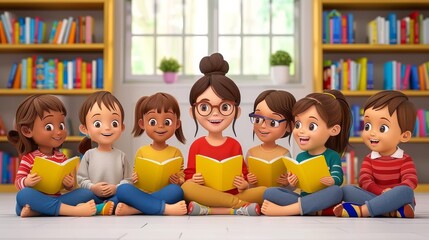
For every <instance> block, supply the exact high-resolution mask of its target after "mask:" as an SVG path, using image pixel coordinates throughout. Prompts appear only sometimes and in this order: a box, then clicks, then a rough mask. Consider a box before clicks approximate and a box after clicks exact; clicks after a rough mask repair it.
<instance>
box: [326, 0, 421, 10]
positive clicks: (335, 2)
mask: <svg viewBox="0 0 429 240" xmlns="http://www.w3.org/2000/svg"><path fill="white" fill-rule="evenodd" d="M321 3H322V4H323V6H324V7H325V8H336V9H348V10H356V9H364V10H366V9H371V10H383V9H384V10H398V9H415V8H419V7H424V6H428V5H429V4H428V1H427V0H409V1H408V0H349V1H345V0H321Z"/></svg>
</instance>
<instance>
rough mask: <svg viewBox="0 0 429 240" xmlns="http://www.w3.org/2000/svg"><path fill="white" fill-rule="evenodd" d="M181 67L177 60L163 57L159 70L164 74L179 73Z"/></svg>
mask: <svg viewBox="0 0 429 240" xmlns="http://www.w3.org/2000/svg"><path fill="white" fill-rule="evenodd" d="M180 67H181V65H180V64H179V62H178V61H177V60H176V59H175V58H166V57H163V58H162V59H161V63H160V65H159V70H161V71H163V72H178V71H179V69H180Z"/></svg>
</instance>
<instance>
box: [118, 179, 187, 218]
mask: <svg viewBox="0 0 429 240" xmlns="http://www.w3.org/2000/svg"><path fill="white" fill-rule="evenodd" d="M116 196H117V197H118V200H119V202H123V203H125V204H127V205H129V206H131V207H133V208H135V209H138V210H139V211H140V212H142V213H143V214H147V215H161V214H163V213H164V210H165V204H166V203H167V204H173V203H177V202H179V201H181V200H183V190H182V188H181V187H180V186H178V185H176V184H169V185H167V186H165V187H164V188H162V189H160V190H159V191H156V192H153V193H146V192H143V191H142V190H140V189H138V188H137V187H135V186H134V185H132V184H121V185H120V186H119V187H118V189H117V191H116Z"/></svg>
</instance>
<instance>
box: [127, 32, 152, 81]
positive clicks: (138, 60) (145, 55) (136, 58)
mask: <svg viewBox="0 0 429 240" xmlns="http://www.w3.org/2000/svg"><path fill="white" fill-rule="evenodd" d="M131 46H132V48H131V74H133V75H152V74H154V62H153V56H154V41H153V37H132V39H131Z"/></svg>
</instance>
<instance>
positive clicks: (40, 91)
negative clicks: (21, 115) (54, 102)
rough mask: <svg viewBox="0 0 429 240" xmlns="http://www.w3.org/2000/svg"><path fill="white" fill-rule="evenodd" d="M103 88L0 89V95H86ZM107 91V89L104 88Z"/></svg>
mask: <svg viewBox="0 0 429 240" xmlns="http://www.w3.org/2000/svg"><path fill="white" fill-rule="evenodd" d="M100 90H103V89H4V88H3V89H0V95H31V94H54V95H87V94H91V93H94V92H96V91H100ZM105 90H106V91H109V90H108V89H105Z"/></svg>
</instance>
